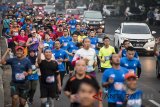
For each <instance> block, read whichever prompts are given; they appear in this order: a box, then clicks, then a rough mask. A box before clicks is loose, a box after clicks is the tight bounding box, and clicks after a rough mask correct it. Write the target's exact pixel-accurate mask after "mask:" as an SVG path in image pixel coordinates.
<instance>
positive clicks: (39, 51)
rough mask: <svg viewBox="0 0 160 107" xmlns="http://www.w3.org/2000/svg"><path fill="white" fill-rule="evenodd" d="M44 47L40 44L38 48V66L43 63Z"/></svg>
mask: <svg viewBox="0 0 160 107" xmlns="http://www.w3.org/2000/svg"><path fill="white" fill-rule="evenodd" d="M43 47H44V45H43V44H42V43H40V44H39V47H38V61H37V62H38V64H40V63H41V61H42V59H41V54H42V50H43Z"/></svg>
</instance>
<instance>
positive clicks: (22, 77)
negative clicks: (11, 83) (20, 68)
mask: <svg viewBox="0 0 160 107" xmlns="http://www.w3.org/2000/svg"><path fill="white" fill-rule="evenodd" d="M15 78H16V80H18V81H22V80H25V75H24V74H23V73H16V74H15Z"/></svg>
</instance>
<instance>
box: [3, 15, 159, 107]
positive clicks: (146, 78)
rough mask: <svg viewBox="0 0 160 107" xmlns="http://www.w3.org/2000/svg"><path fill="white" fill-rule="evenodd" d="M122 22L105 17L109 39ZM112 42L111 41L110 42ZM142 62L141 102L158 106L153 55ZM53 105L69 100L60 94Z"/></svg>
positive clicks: (66, 103) (60, 106) (148, 106)
mask: <svg viewBox="0 0 160 107" xmlns="http://www.w3.org/2000/svg"><path fill="white" fill-rule="evenodd" d="M121 22H123V18H115V17H114V18H107V19H106V32H107V34H110V37H111V39H112V38H113V34H114V31H115V30H116V29H117V28H118V26H119V25H120V23H121ZM151 30H155V31H157V34H156V35H155V36H156V37H157V36H158V35H159V36H160V27H159V28H158V27H151ZM112 44H113V42H112ZM140 60H141V64H142V76H141V78H140V79H139V80H138V89H141V90H142V91H143V94H144V96H143V103H144V105H145V107H160V80H158V79H157V78H156V72H155V66H156V65H155V61H156V59H155V58H154V57H147V56H141V57H140ZM10 75H11V73H10V71H8V70H7V71H6V72H5V74H4V82H5V86H4V87H5V96H6V97H5V99H6V100H5V104H6V107H10V106H11V98H10V90H9V88H10V87H9V80H10ZM101 76H102V74H101V73H97V80H98V81H99V82H100V81H101ZM67 79H68V76H65V79H64V83H65V82H66V80H67ZM39 96H40V95H39V86H38V87H37V91H36V95H35V98H34V104H33V106H32V107H40V99H39ZM55 103H56V106H55V107H69V100H68V99H67V98H66V97H65V96H64V94H63V93H62V95H61V96H60V100H59V101H56V102H55ZM103 104H104V107H107V102H106V101H105V100H104V101H103Z"/></svg>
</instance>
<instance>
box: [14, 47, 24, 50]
mask: <svg viewBox="0 0 160 107" xmlns="http://www.w3.org/2000/svg"><path fill="white" fill-rule="evenodd" d="M18 49H21V50H23V51H24V48H23V47H22V46H16V48H15V50H16V51H17V50H18Z"/></svg>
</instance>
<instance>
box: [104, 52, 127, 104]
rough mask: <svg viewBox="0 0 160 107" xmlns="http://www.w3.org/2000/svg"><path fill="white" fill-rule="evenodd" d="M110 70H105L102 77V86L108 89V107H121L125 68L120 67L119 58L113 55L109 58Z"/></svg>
mask: <svg viewBox="0 0 160 107" xmlns="http://www.w3.org/2000/svg"><path fill="white" fill-rule="evenodd" d="M110 62H111V64H112V68H109V69H107V70H105V72H104V73H103V76H102V86H103V87H104V88H108V107H122V105H123V100H121V99H123V96H122V94H123V92H124V82H125V78H124V77H125V74H126V73H128V70H127V69H126V68H123V67H120V57H119V55H118V54H113V55H112V56H111V57H110Z"/></svg>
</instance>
